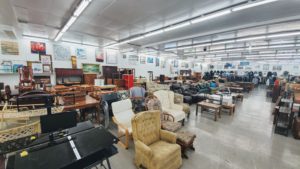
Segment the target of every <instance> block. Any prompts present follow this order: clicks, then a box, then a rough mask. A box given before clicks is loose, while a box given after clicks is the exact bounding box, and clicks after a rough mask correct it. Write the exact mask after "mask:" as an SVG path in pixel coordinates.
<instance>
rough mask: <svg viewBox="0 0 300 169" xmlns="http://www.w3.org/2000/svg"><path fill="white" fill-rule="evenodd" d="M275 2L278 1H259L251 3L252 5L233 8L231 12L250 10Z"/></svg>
mask: <svg viewBox="0 0 300 169" xmlns="http://www.w3.org/2000/svg"><path fill="white" fill-rule="evenodd" d="M275 1H278V0H264V1H259V2H252V3H248V4H246V5H241V6H237V7H234V8H232V11H240V10H243V9H247V8H252V7H255V6H260V5H264V4H267V3H271V2H275Z"/></svg>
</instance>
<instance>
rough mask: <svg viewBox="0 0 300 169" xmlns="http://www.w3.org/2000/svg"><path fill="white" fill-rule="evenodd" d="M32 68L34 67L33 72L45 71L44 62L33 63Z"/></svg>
mask: <svg viewBox="0 0 300 169" xmlns="http://www.w3.org/2000/svg"><path fill="white" fill-rule="evenodd" d="M31 68H32V73H33V74H39V73H43V64H42V63H32V64H31Z"/></svg>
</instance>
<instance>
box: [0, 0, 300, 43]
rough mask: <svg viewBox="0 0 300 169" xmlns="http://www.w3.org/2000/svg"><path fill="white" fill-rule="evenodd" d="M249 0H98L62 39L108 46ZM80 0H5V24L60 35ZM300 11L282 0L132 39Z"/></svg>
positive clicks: (168, 38) (162, 38) (211, 29)
mask: <svg viewBox="0 0 300 169" xmlns="http://www.w3.org/2000/svg"><path fill="white" fill-rule="evenodd" d="M244 1H245V0H222V1H220V0H93V1H92V3H91V4H90V5H89V6H88V7H87V8H86V10H85V11H84V12H83V14H82V15H81V16H80V17H79V19H78V20H77V21H76V22H75V23H74V24H73V25H72V26H71V28H70V29H69V30H68V31H67V32H66V33H65V34H64V36H63V38H62V39H63V40H67V41H76V42H82V43H90V44H96V45H100V46H103V45H107V44H110V43H112V42H116V41H119V40H122V39H125V38H128V37H130V36H134V35H137V34H140V33H145V32H148V31H151V30H154V29H157V28H161V27H164V26H167V25H170V24H173V23H176V22H178V21H182V20H186V19H190V18H192V17H196V16H199V15H201V14H205V13H207V12H211V11H214V10H218V9H220V8H224V7H228V6H230V5H233V4H237V3H240V2H244ZM79 2H80V0H1V1H0V3H1V4H0V14H1V15H0V24H2V25H8V26H13V27H15V29H16V30H18V31H19V32H20V33H21V34H25V35H33V36H40V37H45V38H50V39H54V37H55V35H56V34H57V33H58V31H59V29H61V28H62V26H63V25H64V23H65V22H66V21H67V20H68V18H69V17H70V16H71V13H72V12H73V11H74V9H75V7H76V5H77V4H78V3H79ZM299 11H300V1H299V0H280V1H277V2H274V3H270V4H267V5H262V6H258V7H255V8H251V9H247V10H243V11H240V12H235V13H232V14H230V15H226V16H223V17H220V18H216V19H213V20H208V21H206V22H201V23H199V24H193V25H192V26H188V27H185V28H182V29H178V30H173V31H170V32H167V33H164V34H160V35H157V36H152V37H148V38H144V39H142V40H138V41H134V42H131V43H133V44H136V45H140V46H143V47H145V46H150V47H157V46H158V45H161V44H164V43H167V42H172V41H174V40H178V39H185V38H187V37H195V36H199V35H206V34H212V33H218V32H223V31H228V30H234V29H239V28H245V27H248V26H254V25H257V24H263V23H272V22H275V21H279V20H291V19H300V13H299ZM16 23H18V24H16ZM258 31H259V30H258ZM224 36H227V35H224ZM216 38H222V36H221V35H219V37H216ZM122 47H123V48H126V47H129V45H124V46H122Z"/></svg>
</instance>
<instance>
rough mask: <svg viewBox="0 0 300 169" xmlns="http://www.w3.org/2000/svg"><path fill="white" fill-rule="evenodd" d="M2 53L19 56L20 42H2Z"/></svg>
mask: <svg viewBox="0 0 300 169" xmlns="http://www.w3.org/2000/svg"><path fill="white" fill-rule="evenodd" d="M1 51H2V54H3V55H19V45H18V42H13V41H1Z"/></svg>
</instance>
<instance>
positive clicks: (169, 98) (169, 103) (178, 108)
mask: <svg viewBox="0 0 300 169" xmlns="http://www.w3.org/2000/svg"><path fill="white" fill-rule="evenodd" d="M153 94H154V96H156V97H157V98H158V100H159V101H160V102H161V104H162V111H163V112H166V113H168V114H171V115H172V116H173V117H174V121H175V122H179V121H181V122H182V124H184V119H185V117H186V113H185V112H184V111H183V106H182V105H180V104H175V102H174V98H175V94H174V92H172V91H169V90H159V91H156V92H154V93H153Z"/></svg>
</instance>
